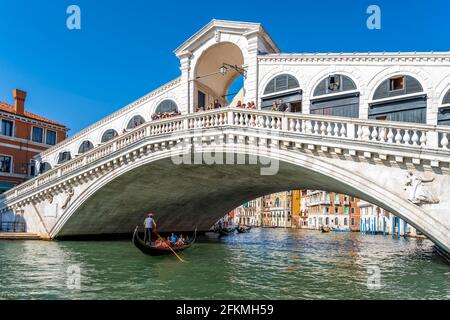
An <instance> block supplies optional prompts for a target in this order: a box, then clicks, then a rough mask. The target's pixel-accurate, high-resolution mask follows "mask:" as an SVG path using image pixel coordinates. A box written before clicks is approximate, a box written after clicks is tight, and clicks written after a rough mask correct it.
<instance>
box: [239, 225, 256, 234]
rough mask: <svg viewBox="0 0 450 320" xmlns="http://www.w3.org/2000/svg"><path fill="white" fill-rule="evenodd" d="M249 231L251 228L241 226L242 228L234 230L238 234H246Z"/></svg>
mask: <svg viewBox="0 0 450 320" xmlns="http://www.w3.org/2000/svg"><path fill="white" fill-rule="evenodd" d="M251 229H252V227H251V226H243V227H239V228H237V229H236V230H237V232H238V233H247V232H250V230H251Z"/></svg>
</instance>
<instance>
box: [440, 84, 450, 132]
mask: <svg viewBox="0 0 450 320" xmlns="http://www.w3.org/2000/svg"><path fill="white" fill-rule="evenodd" d="M438 125H446V126H450V89H449V90H448V91H447V93H446V94H445V96H444V99H443V100H442V106H441V107H440V108H439V112H438Z"/></svg>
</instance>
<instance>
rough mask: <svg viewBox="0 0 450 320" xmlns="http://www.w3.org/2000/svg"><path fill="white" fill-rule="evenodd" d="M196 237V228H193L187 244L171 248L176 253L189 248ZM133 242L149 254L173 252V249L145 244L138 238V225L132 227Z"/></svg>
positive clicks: (159, 254) (157, 254)
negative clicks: (192, 233) (134, 227)
mask: <svg viewBox="0 0 450 320" xmlns="http://www.w3.org/2000/svg"><path fill="white" fill-rule="evenodd" d="M196 237H197V228H196V229H195V232H194V237H193V239H192V240H191V241H190V242H189V243H188V244H185V245H184V246H182V247H173V248H172V250H173V251H175V252H177V253H178V252H181V251H183V250H186V249H187V248H189V247H190V246H192V245H193V244H194V242H195V239H196ZM133 244H134V245H135V246H136V248H138V249H139V250H141V252H142V253H144V254H147V255H150V256H163V255H168V254H173V251H172V250H170V248H156V247H153V246H150V245H148V244H146V243H145V242H144V241H143V240H142V239H141V238H139V233H138V227H136V229H134V233H133Z"/></svg>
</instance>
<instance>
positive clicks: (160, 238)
mask: <svg viewBox="0 0 450 320" xmlns="http://www.w3.org/2000/svg"><path fill="white" fill-rule="evenodd" d="M153 232H154V233H155V234H156V235H157V236H158V238H159V240H161V241H162V242H166V240H164V239H163V238H162V237H161V236H160V235H159V234H158V232H156V231H153ZM168 248H169V249H170V251H172V252H173V254H174V255H175V256H176V257H177V258H178V259H179V260H180V261H181V262H186V261H184V260H183V259H181V257H180V256H179V255H178V254H177V253H176V252H175V250H173V249H172V247H170V246H169V247H168Z"/></svg>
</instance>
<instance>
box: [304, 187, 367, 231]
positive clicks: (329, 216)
mask: <svg viewBox="0 0 450 320" xmlns="http://www.w3.org/2000/svg"><path fill="white" fill-rule="evenodd" d="M359 201H360V200H359V199H358V198H355V197H350V196H347V195H342V194H338V193H335V192H327V191H319V190H308V191H307V192H306V198H305V204H306V207H307V220H308V223H307V226H306V227H307V228H308V229H320V228H321V227H322V226H327V227H333V228H335V229H342V230H352V231H358V228H357V224H358V222H359V220H355V219H356V217H359V214H360V212H359V211H360V208H359V207H358V205H357V204H358V202H359Z"/></svg>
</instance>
